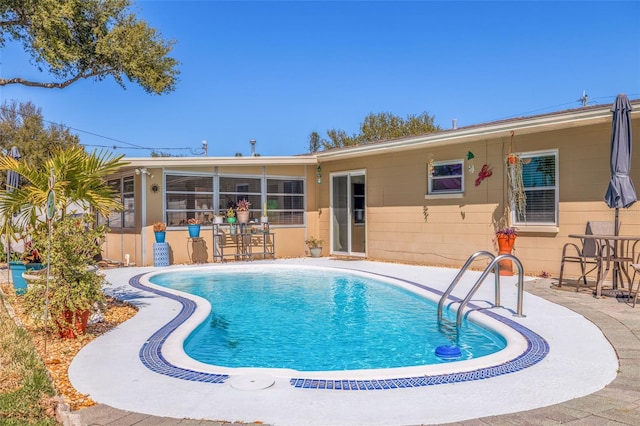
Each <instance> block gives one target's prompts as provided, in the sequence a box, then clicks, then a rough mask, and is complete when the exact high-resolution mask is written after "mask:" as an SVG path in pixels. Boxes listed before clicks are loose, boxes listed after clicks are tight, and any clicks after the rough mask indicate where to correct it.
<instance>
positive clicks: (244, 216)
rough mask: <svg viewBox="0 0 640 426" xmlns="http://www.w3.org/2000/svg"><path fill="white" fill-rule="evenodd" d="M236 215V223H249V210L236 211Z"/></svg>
mask: <svg viewBox="0 0 640 426" xmlns="http://www.w3.org/2000/svg"><path fill="white" fill-rule="evenodd" d="M236 217H237V218H238V223H249V211H248V210H243V211H237V212H236Z"/></svg>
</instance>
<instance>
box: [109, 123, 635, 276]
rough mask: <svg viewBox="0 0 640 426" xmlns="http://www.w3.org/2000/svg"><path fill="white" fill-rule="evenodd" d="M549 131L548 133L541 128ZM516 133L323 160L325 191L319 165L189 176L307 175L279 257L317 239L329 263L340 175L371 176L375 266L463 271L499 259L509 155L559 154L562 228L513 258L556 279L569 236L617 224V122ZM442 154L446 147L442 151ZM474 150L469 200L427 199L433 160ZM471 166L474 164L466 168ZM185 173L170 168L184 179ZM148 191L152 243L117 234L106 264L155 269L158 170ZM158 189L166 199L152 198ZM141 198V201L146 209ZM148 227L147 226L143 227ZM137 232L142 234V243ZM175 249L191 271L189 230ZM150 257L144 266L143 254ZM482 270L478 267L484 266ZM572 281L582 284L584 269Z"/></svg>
mask: <svg viewBox="0 0 640 426" xmlns="http://www.w3.org/2000/svg"><path fill="white" fill-rule="evenodd" d="M540 128H541V129H544V128H545V127H544V126H541V127H540ZM514 129H515V134H514V137H513V140H512V138H511V136H510V132H508V131H507V132H502V133H501V134H500V136H498V137H486V138H485V139H478V138H475V139H474V141H473V142H466V143H460V142H455V143H450V144H448V145H443V144H434V145H433V146H431V147H429V146H426V145H424V146H422V147H420V148H416V149H406V150H404V151H400V152H395V151H392V152H386V153H382V154H376V155H372V154H367V153H366V152H364V153H363V154H362V155H359V156H357V157H355V158H349V159H336V158H330V159H323V157H322V156H319V161H320V165H321V174H322V183H320V184H318V183H317V182H316V165H309V164H307V165H276V166H266V167H263V166H259V167H258V166H251V167H240V166H238V167H235V166H233V167H229V166H224V167H222V166H220V167H218V168H217V169H216V168H215V167H213V166H210V167H199V168H186V169H185V170H189V171H192V170H200V171H206V172H213V171H215V170H217V172H218V173H220V174H247V175H263V174H264V173H266V174H267V175H273V176H305V178H306V210H307V212H306V218H305V220H306V224H305V226H301V227H293V228H278V227H272V231H273V232H274V233H275V234H276V256H277V257H296V256H305V255H307V249H306V246H305V245H304V240H305V239H306V238H308V237H310V236H314V237H317V238H320V239H322V240H324V242H325V243H324V247H323V255H329V254H330V234H329V233H330V215H331V211H330V202H329V197H330V184H331V173H335V172H345V171H353V170H364V171H365V173H366V255H367V257H368V258H371V259H381V260H389V261H404V262H416V263H427V264H434V265H452V266H460V265H462V264H463V263H464V262H465V261H466V259H467V258H468V257H469V255H471V254H472V253H474V252H475V251H478V250H488V251H491V252H494V253H495V252H496V249H495V247H494V242H493V240H494V226H493V222H494V221H495V220H497V219H499V218H500V217H501V216H502V215H503V212H504V209H505V205H506V203H507V195H506V191H505V186H506V176H505V173H504V169H503V161H504V158H505V156H506V154H507V153H508V152H509V149H510V146H511V147H512V148H511V149H512V150H513V151H514V152H530V151H539V150H540V151H541V150H558V161H559V175H558V182H559V185H560V190H559V224H558V226H557V227H550V226H547V227H544V228H543V229H540V228H536V227H526V228H521V229H520V230H519V232H520V235H519V236H518V238H517V241H516V250H515V252H514V254H515V255H516V256H517V257H518V258H519V259H520V260H521V261H522V263H523V265H524V268H525V271H526V273H528V274H533V275H537V274H540V273H541V272H543V271H544V272H547V273H551V274H552V275H554V276H557V274H558V272H559V268H560V256H561V250H562V246H563V245H564V244H565V243H567V242H569V241H572V240H571V239H570V238H568V234H571V233H582V232H584V230H585V226H586V222H587V221H589V220H613V219H614V210H612V209H609V208H608V207H607V205H606V204H605V202H604V194H605V192H606V189H607V186H608V182H609V175H610V170H609V149H610V147H609V141H610V137H611V124H610V121H606V122H605V121H604V120H602V121H600V122H599V124H591V125H585V124H583V123H580V122H575V123H572V124H570V125H566V126H564V128H555V127H554V129H553V130H545V131H537V132H535V131H532V130H531V129H523V130H521V131H519V130H518V128H517V123H515V124H514ZM632 131H633V135H634V141H635V142H636V143H635V145H636V146H637V145H638V144H637V142H638V140H640V115H636V116H635V118H634V122H633V129H632ZM435 145H440V146H435ZM468 151H472V152H473V154H474V156H475V158H474V159H473V164H474V167H475V171H474V173H469V172H468V171H466V172H465V192H464V195H463V196H462V197H457V198H428V197H425V194H426V192H427V163H428V162H429V160H431V159H432V160H434V161H441V160H447V161H448V160H455V159H466V157H467V152H468ZM632 163H633V164H632V169H631V170H632V172H631V177H632V180H633V181H634V182H636V185H640V150H638V149H636V150H635V151H634V152H633V160H632ZM484 164H487V165H489V166H490V167H491V168H492V173H493V174H492V176H491V177H489V178H487V179H485V180H484V181H482V183H481V184H480V185H479V186H477V187H476V186H475V185H474V182H475V180H476V178H477V176H478V173H479V172H480V170H481V168H482V166H483V165H484ZM467 165H468V162H465V167H466V166H467ZM177 169H178V168H177V167H171V168H168V170H171V171H176V170H177ZM149 170H150V172H151V173H152V174H153V175H154V177H153V178H150V177H147V178H146V183H145V188H144V190H145V191H146V195H145V197H146V199H147V208H146V212H147V217H146V222H144V223H145V224H146V225H145V228H144V235H145V238H144V239H145V240H146V243H145V244H144V247H145V248H144V250H143V249H142V245H143V242H142V240H143V238H142V237H140V235H138V237H137V238H136V237H135V235H128V234H125V235H124V236H121V235H120V234H118V233H116V234H112V235H110V236H109V239H108V245H107V247H108V250H109V251H108V253H105V254H107V256H106V257H109V258H112V259H121V255H120V252H123V253H124V252H126V253H130V256H131V259H132V260H131V261H132V262H135V263H137V264H139V265H140V264H145V265H150V264H152V261H153V241H154V240H153V233H152V231H151V225H152V224H153V222H155V221H158V220H162V214H163V203H162V200H163V197H162V191H163V188H162V168H149ZM153 183H156V184H157V185H158V186H159V188H160V191H158V192H157V193H155V194H154V193H152V192H151V190H150V188H151V186H152V184H153ZM140 185H141V177H137V178H136V191H138V190H142V188H141V187H140ZM141 198H142V197H140V196H138V197H137V202H138V203H140V202H141ZM141 210H142V209H141V205H137V207H136V221H137V222H136V223H138V224H142V223H143V220H142V217H141ZM619 214H620V221H621V223H622V230H621V233H623V234H636V235H640V203H636V204H635V205H634V206H632V207H631V208H630V209H621V210H620V213H619ZM140 226H141V225H140ZM142 232H143V229H142V228H138V229H137V230H135V231H134V233H138V234H142ZM202 236H203V238H204V239H203V242H204V244H205V249H206V250H208V258H209V259H211V255H212V253H211V249H210V247H211V243H212V237H211V229H210V228H207V227H203V234H202ZM167 242H169V244H170V246H171V256H172V258H171V261H172V263H189V262H190V261H191V256H192V255H190V253H193V252H192V251H191V247H190V252H187V248H188V246H187V244H188V240H187V231H186V229H170V230H168V232H167ZM143 251H145V257H144V261H143V260H142V257H141V256H142V252H143ZM482 266H483V265H482V264H481V262H480V264H478V267H482ZM567 273H568V274H569V275H570V276H575V275H576V273H577V267H574V265H572V266H570V267H569V270H568V271H567Z"/></svg>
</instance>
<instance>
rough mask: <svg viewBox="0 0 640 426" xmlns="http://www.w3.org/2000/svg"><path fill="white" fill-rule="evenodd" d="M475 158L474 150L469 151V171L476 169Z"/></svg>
mask: <svg viewBox="0 0 640 426" xmlns="http://www.w3.org/2000/svg"><path fill="white" fill-rule="evenodd" d="M474 158H475V155H473V152H471V151H469V152H467V162H468V163H469V165H468V167H467V168H468V170H469V173H473V172H475V171H476V168H475V166H474V165H473V159H474Z"/></svg>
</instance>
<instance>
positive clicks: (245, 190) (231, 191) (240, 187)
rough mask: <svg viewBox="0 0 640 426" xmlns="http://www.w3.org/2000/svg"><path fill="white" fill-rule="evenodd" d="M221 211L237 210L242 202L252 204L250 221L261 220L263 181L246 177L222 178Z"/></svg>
mask: <svg viewBox="0 0 640 426" xmlns="http://www.w3.org/2000/svg"><path fill="white" fill-rule="evenodd" d="M219 200H220V210H223V211H224V210H226V209H228V208H229V207H232V208H234V209H235V208H236V204H237V203H238V201H240V200H247V201H249V202H250V203H251V207H250V208H249V220H254V219H256V218H258V219H259V218H260V210H261V208H262V205H261V204H260V202H261V200H262V179H261V178H255V177H244V176H220V194H219Z"/></svg>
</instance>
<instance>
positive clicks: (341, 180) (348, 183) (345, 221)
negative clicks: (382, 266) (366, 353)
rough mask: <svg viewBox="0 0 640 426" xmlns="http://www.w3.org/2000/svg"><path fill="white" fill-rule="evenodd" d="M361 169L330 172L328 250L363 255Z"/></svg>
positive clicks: (363, 173)
mask: <svg viewBox="0 0 640 426" xmlns="http://www.w3.org/2000/svg"><path fill="white" fill-rule="evenodd" d="M365 194H366V191H365V172H364V170H358V171H352V172H344V173H334V174H332V175H331V252H332V253H336V254H349V255H357V256H364V255H365V252H366V235H367V233H366V209H365V206H366V199H365Z"/></svg>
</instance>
